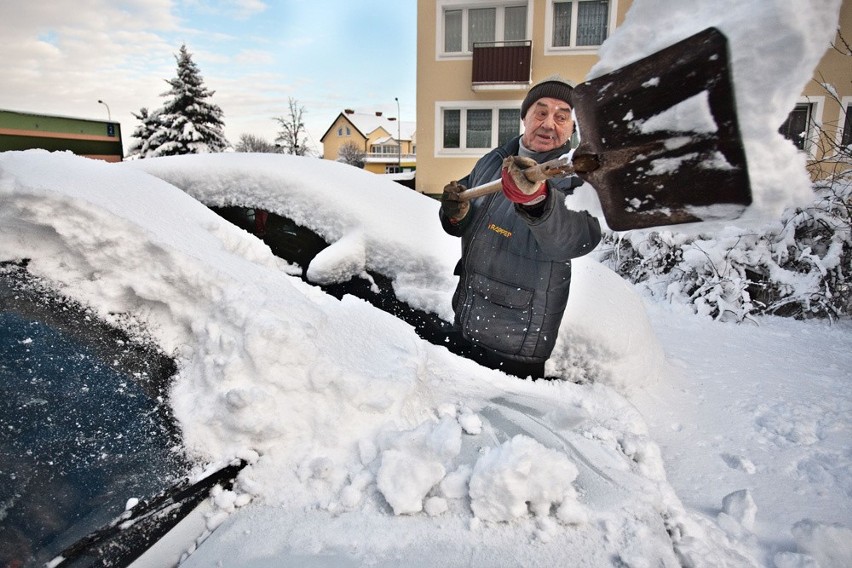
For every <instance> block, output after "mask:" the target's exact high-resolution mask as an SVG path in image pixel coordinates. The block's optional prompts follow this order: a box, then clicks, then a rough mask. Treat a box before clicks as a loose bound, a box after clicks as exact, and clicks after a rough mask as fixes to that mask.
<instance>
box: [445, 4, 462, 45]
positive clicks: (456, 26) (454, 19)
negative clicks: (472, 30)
mask: <svg viewBox="0 0 852 568" xmlns="http://www.w3.org/2000/svg"><path fill="white" fill-rule="evenodd" d="M461 50H462V11H461V10H447V11H446V12H444V51H445V52H446V53H455V52H459V51H461Z"/></svg>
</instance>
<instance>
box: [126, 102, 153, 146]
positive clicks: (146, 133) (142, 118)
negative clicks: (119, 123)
mask: <svg viewBox="0 0 852 568" xmlns="http://www.w3.org/2000/svg"><path fill="white" fill-rule="evenodd" d="M160 112H161V111H160V110H155V111H154V112H153V113H149V112H148V109H147V107H142V108H141V109H139V114H136V113H135V112H131V113H130V114H132V115H133V116H134V117H135V118H136V119H137V120H138V121H139V125H138V126H137V127H136V129H135V130H134V131H133V134H131V137H132V138H136V139H137V141H135V142H133V143H132V144H131V145H130V151H129V152H128V156H138V157H139V158H144V157H145V156H146V155H147V154H148V152H149V150H150V148H151V144H152V141H154V140H155V134H156V132H157V129H158V128H159V125H160V123H159V117H160ZM154 144H155V145H156V142H154Z"/></svg>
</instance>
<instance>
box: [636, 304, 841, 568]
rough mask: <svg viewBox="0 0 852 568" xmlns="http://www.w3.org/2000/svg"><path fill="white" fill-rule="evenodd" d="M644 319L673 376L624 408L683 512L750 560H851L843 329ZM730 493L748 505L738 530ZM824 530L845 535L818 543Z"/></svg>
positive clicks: (828, 535)
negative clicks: (742, 494)
mask: <svg viewBox="0 0 852 568" xmlns="http://www.w3.org/2000/svg"><path fill="white" fill-rule="evenodd" d="M648 312H649V315H650V318H651V322H652V325H653V327H654V331H655V333H656V335H657V337H658V338H659V340H660V342H661V343H662V345H663V347H664V349H665V352H666V355H667V357H668V359H669V362H670V363H671V364H672V366H673V368H674V372H673V373H672V374H671V375H669V376H668V379H667V380H666V381H664V382H662V383H659V384H657V385H654V386H653V387H648V388H646V389H643V391H642V392H640V393H637V394H636V395H635V396H633V397H631V401H632V402H633V403H634V404H635V405H636V407H637V408H638V409H639V411H640V412H641V413H642V415H643V416H644V417H645V420H646V421H647V423H648V428H649V431H650V433H651V436H652V437H653V438H654V440H655V441H656V442H657V443H658V444H659V445H660V449H661V452H662V455H663V460H664V462H665V467H666V475H667V478H668V480H669V482H670V483H671V484H672V486H673V487H675V490H676V491H677V494H678V496H680V498H681V499H682V501H683V503H684V506H686V507H687V508H688V509H690V510H692V511H694V512H695V513H696V514H698V515H701V516H703V517H705V518H706V519H707V520H708V521H710V522H716V523H718V524H719V525H720V526H722V527H723V528H725V529H726V530H728V531H729V532H730V533H733V535H735V536H736V537H737V538H741V539H742V541H743V542H746V543H748V546H749V547H750V548H751V549H752V554H753V555H754V558H755V559H756V560H757V561H759V563H760V565H763V566H773V565H774V566H779V567H786V566H810V565H811V564H808V563H806V562H805V560H804V559H803V558H799V557H796V555H795V551H797V550H798V551H801V552H813V555H814V557H815V558H816V560H817V561H818V562H819V566H847V565H849V561H850V558H852V556H850V554H852V553H851V552H850V548H849V545H848V544H846V543H848V542H849V541H848V540H847V539H848V538H849V536H852V535H850V534H849V530H848V527H850V526H852V524H850V521H852V500H850V498H851V497H852V462H850V440H852V424H850V420H849V417H850V415H852V413H850V411H852V392H850V391H852V350H850V349H849V346H850V345H852V322H849V321H848V320H847V321H842V322H839V323H836V324H834V325H829V324H827V323H826V322H815V321H814V322H797V321H791V320H786V319H780V318H759V319H758V320H757V322H756V323H755V324H743V325H738V326H732V325H729V324H721V323H714V322H710V321H707V320H703V319H700V318H696V317H694V316H690V315H688V314H677V313H674V312H673V310H670V309H667V307H666V306H659V305H649V306H648ZM737 491H748V494H749V497H750V500H751V501H753V505H752V504H751V501H749V506H748V509H749V512H748V518H749V519H752V518H753V524H750V525H749V529H750V530H749V531H745V532H740V531H742V528H741V527H740V526H737V525H736V524H732V523H730V522H729V520H728V519H726V518H725V516H724V515H721V514H720V513H721V512H722V502H723V499H724V498H725V496H727V495H730V494H732V493H734V492H737ZM749 523H751V520H750V521H749ZM815 523H821V524H822V525H825V526H820V527H818V528H817V526H816V524H815ZM831 524H837V525H840V526H844V527H847V528H846V529H843V531H842V532H844V533H845V534H846V536H845V537H843V541H842V542H840V541H837V542H835V543H834V544H833V545H831V546H828V547H825V546H824V543H825V541H826V540H829V541H830V540H832V539H833V538H834V536H835V534H836V533H835V531H838V532H841V531H840V529H836V528H830V527H829V526H828V525H831ZM776 554H778V556H776ZM832 555H833V556H832Z"/></svg>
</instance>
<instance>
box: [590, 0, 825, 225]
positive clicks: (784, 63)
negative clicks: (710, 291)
mask: <svg viewBox="0 0 852 568" xmlns="http://www.w3.org/2000/svg"><path fill="white" fill-rule="evenodd" d="M840 5H841V0H820V1H819V2H813V1H812V0H753V1H749V2H742V1H741V0H714V1H702V2H683V1H682V0H636V1H635V2H633V4H632V5H631V7H630V9H629V10H628V12H627V16H626V17H625V20H624V23H623V24H622V25H621V26H619V27H618V29H616V31H615V32H614V33H613V34H612V36H611V37H610V38H609V39H607V41H606V42H605V43H604V45H603V46H601V49H600V61H599V62H598V63H597V64H596V65H595V66H594V67H593V68H592V71H591V73H590V74H589V77H588V78H593V77H598V76H600V75H604V74H606V73H609V72H611V71H614V70H616V69H618V68H619V67H622V66H624V65H626V64H628V63H632V62H633V61H636V60H637V59H640V58H642V57H644V56H646V55H650V54H652V53H654V52H656V51H659V50H660V49H662V48H664V47H667V46H669V45H671V44H673V43H676V42H678V41H680V40H682V39H685V38H687V37H689V36H690V35H693V34H695V33H698V32H700V31H702V30H703V29H705V28H708V27H716V28H718V29H719V30H721V31H722V33H723V34H725V36H726V37H727V39H728V50H729V54H730V64H731V71H732V77H733V80H734V85H735V93H734V94H735V97H736V103H737V115H738V118H739V126H740V131H741V134H742V137H743V142H744V144H745V150H746V159H747V161H748V167H749V177H750V179H751V188H752V193H753V198H754V203H753V205H752V207H751V210H750V211H749V213H748V216H749V217H752V218H763V219H765V218H774V217H777V216H778V214H780V212H781V211H782V210H783V209H784V207H786V206H789V205H791V204H802V203H805V202H807V201H808V200H809V198H810V180H809V179H808V176H807V174H806V172H805V169H804V163H805V157H804V155H803V154H802V153H800V152H798V151H797V149H796V148H795V146H793V144H792V143H791V142H789V141H788V140H786V139H784V138H783V137H782V136H781V135H780V134H779V133H778V127H779V126H780V125H781V124H782V123H783V122H784V120H785V119H786V118H787V115H788V114H789V112H790V111H791V110H793V107H794V106H795V104H796V101H797V98H798V96H799V95H800V93H801V92H802V90H803V89H804V87H805V85H806V84H807V83H808V81H810V80H811V78H812V77H813V70H814V67H816V65H817V63H818V62H819V60H820V58H821V57H822V56H823V54H824V53H825V51H826V49H827V48H828V46H829V44H830V42H831V41H832V40H833V39H834V36H835V33H836V31H837V20H838V14H839V11H840ZM663 14H664V15H665V16H662V15H663ZM661 21H664V22H665V25H660V23H661ZM758 38H759V39H758ZM700 116H701V115H700V114H692V115H691V118H690V119H689V121H687V122H686V123H684V124H681V126H682V127H684V129H685V130H687V129H690V127H691V126H692V121H694V120H696V119H697V117H700Z"/></svg>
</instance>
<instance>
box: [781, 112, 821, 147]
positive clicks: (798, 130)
mask: <svg viewBox="0 0 852 568" xmlns="http://www.w3.org/2000/svg"><path fill="white" fill-rule="evenodd" d="M812 115H813V105H812V104H810V103H799V104H797V105H796V108H794V109H793V111H792V112H791V113H790V114H789V115H788V116H787V120H785V121H784V124H782V125H781V128H779V129H778V132H780V133H781V135H782V136H784V138H786V139H787V140H790V141H791V142H792V143H793V144H794V145H795V146H796V148H798V149H799V150H806V149H807V142H808V138H809V133H810V131H811V122H812V120H813V118H812Z"/></svg>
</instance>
